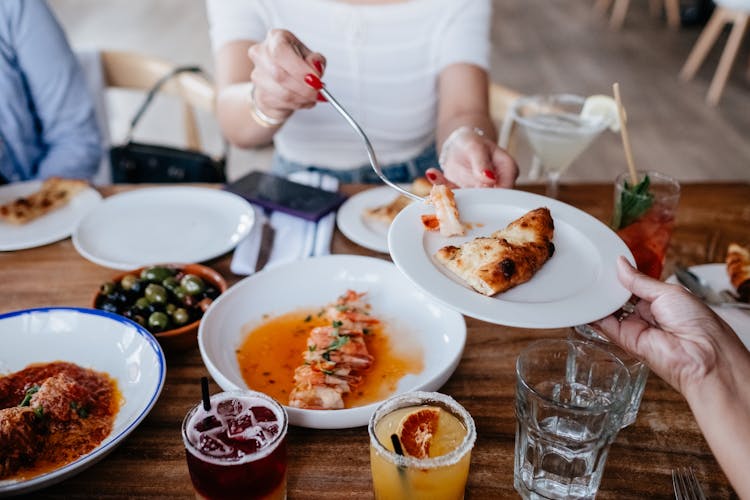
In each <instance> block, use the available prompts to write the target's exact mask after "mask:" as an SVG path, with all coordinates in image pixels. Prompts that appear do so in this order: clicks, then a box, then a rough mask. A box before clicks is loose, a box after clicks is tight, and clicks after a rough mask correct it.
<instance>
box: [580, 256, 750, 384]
mask: <svg viewBox="0 0 750 500" xmlns="http://www.w3.org/2000/svg"><path fill="white" fill-rule="evenodd" d="M617 276H618V278H619V279H620V282H621V283H622V284H623V286H625V288H627V289H628V290H630V292H632V293H633V294H634V295H636V296H637V297H640V298H641V299H642V300H641V301H639V302H638V304H637V305H636V308H635V312H634V313H633V314H632V315H630V316H628V317H626V318H625V319H624V320H623V321H622V322H618V321H617V319H616V318H615V317H613V316H610V317H608V318H605V319H603V320H600V321H599V322H597V323H595V324H594V326H596V327H598V328H599V329H600V330H601V331H603V333H604V334H605V335H606V336H607V337H608V338H610V339H611V340H613V341H614V342H616V343H617V344H619V345H621V346H622V347H623V348H625V349H626V350H627V351H629V352H631V353H633V354H634V355H635V356H637V357H638V358H640V359H642V360H643V361H644V362H645V363H646V364H647V365H648V366H649V367H650V368H651V369H652V370H653V371H654V372H655V373H656V374H657V375H659V376H660V377H661V378H663V379H664V380H665V381H666V382H667V383H669V384H670V385H671V386H672V387H674V388H675V389H677V390H678V391H680V392H681V393H683V394H685V395H686V396H689V394H690V391H691V390H693V389H694V388H696V387H698V386H700V384H701V383H702V382H704V381H705V380H706V379H707V378H709V377H710V376H712V375H715V374H716V372H717V371H718V370H720V369H721V368H722V365H723V364H724V363H727V362H728V360H729V359H731V357H732V355H733V351H735V352H742V351H743V350H744V346H743V345H742V343H741V342H740V340H739V339H738V338H737V336H736V335H735V333H734V332H733V331H732V330H731V328H730V327H729V326H728V325H727V324H726V323H724V321H722V320H721V319H720V318H719V317H718V316H717V315H716V314H715V313H714V312H713V311H712V310H711V309H710V308H709V307H708V306H706V305H705V304H703V302H701V301H700V300H698V299H697V298H696V297H695V296H694V295H692V294H691V293H690V292H688V291H687V290H685V289H684V288H682V287H681V286H679V285H670V284H666V283H663V282H661V281H658V280H655V279H652V278H649V277H648V276H646V275H645V274H642V273H640V272H638V271H637V270H635V269H634V268H633V267H632V266H631V265H630V264H629V263H628V261H627V260H625V259H624V258H623V257H620V258H619V259H618V261H617ZM688 399H689V398H688Z"/></svg>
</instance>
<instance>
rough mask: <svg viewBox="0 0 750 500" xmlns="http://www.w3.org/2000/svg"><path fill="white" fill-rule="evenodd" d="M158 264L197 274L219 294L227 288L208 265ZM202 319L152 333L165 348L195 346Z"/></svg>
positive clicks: (118, 277) (96, 296)
mask: <svg viewBox="0 0 750 500" xmlns="http://www.w3.org/2000/svg"><path fill="white" fill-rule="evenodd" d="M158 265H159V266H161V267H169V268H172V269H179V270H181V271H183V272H185V273H187V274H194V275H196V276H199V277H200V278H201V279H203V281H205V282H206V283H209V284H211V285H212V286H213V287H215V288H216V289H217V290H219V294H222V293H224V292H225V291H226V289H227V282H226V281H225V280H224V277H223V276H222V275H221V274H219V273H218V272H217V271H215V270H213V269H211V268H210V267H207V266H203V265H201V264H158ZM149 267H153V266H144V267H140V268H138V269H133V270H131V271H124V272H122V273H119V274H116V275H114V276H112V278H111V279H110V281H113V282H115V283H119V282H120V281H121V280H122V278H123V277H125V276H126V275H128V274H134V275H136V276H140V273H141V271H142V270H144V269H146V268H149ZM100 295H101V292H100V291H99V290H98V289H97V291H96V292H95V293H94V297H93V299H92V301H91V306H92V307H94V308H96V307H97V302H98V299H99V297H100ZM202 319H203V317H202V316H201V317H200V318H199V319H197V320H195V321H193V322H192V323H188V324H186V325H183V326H181V327H179V328H172V329H171V330H164V331H163V332H159V333H154V334H153V335H154V337H156V339H157V340H158V341H159V343H160V344H161V346H162V347H163V348H164V349H166V350H183V349H188V348H191V347H195V346H196V345H197V344H198V327H199V326H200V323H201V320H202Z"/></svg>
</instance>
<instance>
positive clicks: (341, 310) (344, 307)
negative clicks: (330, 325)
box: [336, 306, 349, 312]
mask: <svg viewBox="0 0 750 500" xmlns="http://www.w3.org/2000/svg"><path fill="white" fill-rule="evenodd" d="M336 310H337V311H339V312H344V311H348V310H349V306H336Z"/></svg>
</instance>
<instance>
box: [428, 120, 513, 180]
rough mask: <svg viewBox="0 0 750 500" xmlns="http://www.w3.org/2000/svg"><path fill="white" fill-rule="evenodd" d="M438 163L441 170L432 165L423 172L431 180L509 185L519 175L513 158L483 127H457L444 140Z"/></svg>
mask: <svg viewBox="0 0 750 500" xmlns="http://www.w3.org/2000/svg"><path fill="white" fill-rule="evenodd" d="M440 166H441V167H442V169H443V170H442V171H440V170H439V169H436V168H431V169H429V170H428V171H427V173H426V175H427V178H428V179H429V180H430V181H431V182H432V183H433V184H448V185H449V186H452V187H456V186H458V187H466V188H468V187H506V188H510V187H513V185H514V184H515V182H516V178H517V177H518V165H516V162H515V160H513V158H512V157H511V156H510V155H509V154H508V153H507V152H505V151H504V150H503V149H501V148H500V147H499V146H498V145H497V143H495V141H493V140H491V139H490V138H488V137H485V136H484V133H483V132H482V131H480V130H477V129H472V128H470V127H459V128H458V129H456V130H455V131H453V133H452V134H451V135H450V136H449V137H448V138H447V139H446V140H445V142H444V143H443V148H442V152H441V154H440Z"/></svg>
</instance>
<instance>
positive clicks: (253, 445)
mask: <svg viewBox="0 0 750 500" xmlns="http://www.w3.org/2000/svg"><path fill="white" fill-rule="evenodd" d="M286 431H287V415H286V412H285V411H284V408H283V407H282V406H281V405H280V404H279V403H277V402H276V401H275V400H274V399H272V398H271V397H269V396H266V395H265V394H263V393H260V392H255V391H231V392H222V393H219V394H214V395H213V396H211V408H210V410H205V409H204V408H203V404H202V403H199V404H198V405H197V406H195V407H194V408H192V409H191V410H190V411H189V412H188V414H187V415H186V416H185V419H184V420H183V422H182V439H183V441H184V443H185V455H186V457H187V464H188V470H189V471H190V479H191V480H192V482H193V487H194V489H195V496H196V498H206V499H238V498H244V499H284V498H286Z"/></svg>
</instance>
